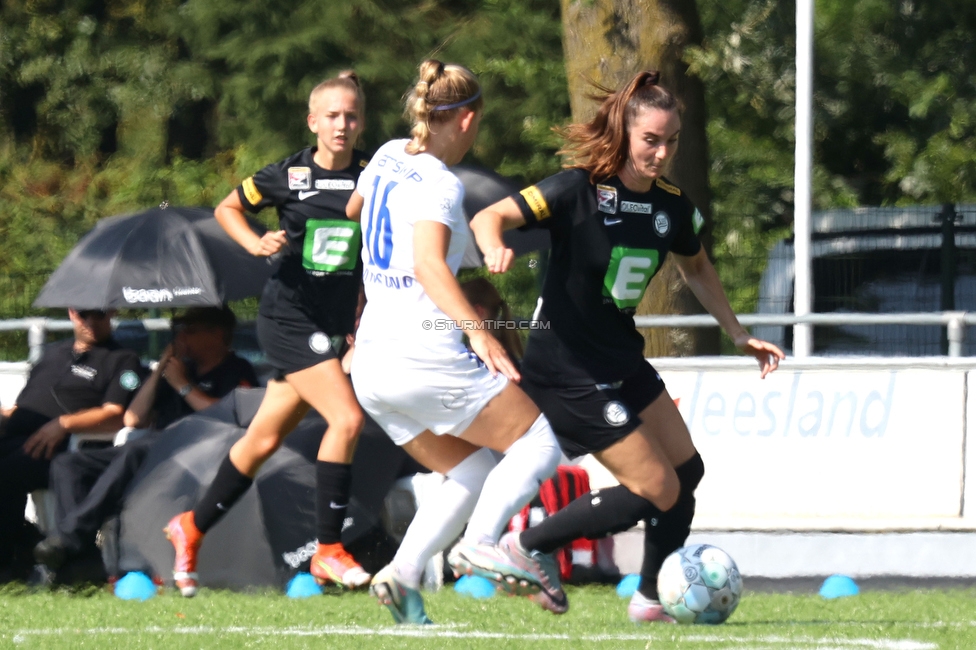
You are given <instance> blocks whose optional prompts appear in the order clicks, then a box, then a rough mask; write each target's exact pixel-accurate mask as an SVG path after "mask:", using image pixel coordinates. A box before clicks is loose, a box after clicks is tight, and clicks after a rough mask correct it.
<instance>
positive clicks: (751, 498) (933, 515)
mask: <svg viewBox="0 0 976 650" xmlns="http://www.w3.org/2000/svg"><path fill="white" fill-rule="evenodd" d="M650 361H651V363H653V365H654V366H655V368H657V369H658V370H659V372H660V373H661V376H662V377H663V378H664V380H665V382H666V383H667V386H668V390H669V393H670V394H671V397H672V398H674V399H676V400H678V404H679V410H680V412H681V414H682V416H684V418H685V421H686V422H688V423H689V428H690V430H691V433H692V437H693V438H694V440H695V444H696V446H697V447H698V448H699V450H700V451H701V453H702V456H703V457H704V459H705V466H706V474H705V478H704V480H703V481H702V484H701V486H700V487H699V489H698V493H697V497H698V510H697V515H696V518H695V523H694V526H693V530H692V536H691V538H690V539H689V543H692V542H711V543H715V544H717V545H719V546H722V547H723V548H725V549H726V550H727V551H729V552H730V553H731V554H732V555H733V557H735V558H736V559H737V561H738V563H739V566H740V569H741V570H742V572H743V573H744V574H745V575H747V576H749V575H752V576H768V577H795V576H821V575H827V574H831V573H836V572H843V573H847V574H848V575H852V576H870V575H907V576H951V577H976V555H974V554H972V553H963V554H960V549H971V548H973V546H974V544H976V506H974V504H976V493H974V490H976V478H974V477H976V444H973V445H968V444H967V433H968V431H970V430H973V431H976V428H972V427H970V418H972V417H976V402H973V400H974V399H976V397H970V395H969V391H968V386H969V383H970V375H971V374H972V373H973V372H974V371H976V359H966V358H944V357H938V358H921V359H920V358H911V359H892V358H887V359H879V358H864V359H854V358H841V359H822V358H811V359H805V360H788V361H787V362H784V363H783V364H782V366H781V367H780V369H779V370H778V371H777V372H775V373H774V374H772V375H770V376H769V377H767V378H766V379H765V380H760V379H759V372H758V370H757V367H756V365H755V362H754V361H751V360H750V359H745V358H725V357H721V358H691V359H687V358H686V359H652V360H650ZM26 371H27V364H25V363H0V402H2V403H3V405H4V406H9V405H11V404H13V402H14V400H15V399H16V395H17V393H18V392H19V391H20V389H21V387H22V386H23V384H24V381H25V378H26ZM581 464H583V465H584V466H586V467H587V469H588V470H589V471H590V480H591V485H592V486H593V487H601V486H606V485H611V484H613V483H614V481H613V479H612V477H610V476H609V474H608V473H607V472H606V470H604V469H603V468H602V467H601V466H600V465H599V464H598V463H596V462H595V461H593V459H592V458H585V459H583V461H582V463H581ZM967 479H970V480H967ZM640 539H641V534H640V533H639V531H636V530H635V531H631V532H628V533H623V534H621V535H618V536H617V538H616V540H615V542H616V544H615V552H614V559H615V561H616V563H617V565H618V567H619V568H620V569H621V571H623V572H625V573H627V572H636V571H637V570H638V569H639V567H640V554H641V553H642V544H641V541H640Z"/></svg>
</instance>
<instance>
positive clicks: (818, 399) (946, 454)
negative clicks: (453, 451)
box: [583, 358, 976, 531]
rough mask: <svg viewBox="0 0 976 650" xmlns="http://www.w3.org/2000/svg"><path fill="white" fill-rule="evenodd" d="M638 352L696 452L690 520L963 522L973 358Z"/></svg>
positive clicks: (968, 522)
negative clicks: (699, 476) (768, 363)
mask: <svg viewBox="0 0 976 650" xmlns="http://www.w3.org/2000/svg"><path fill="white" fill-rule="evenodd" d="M651 363H652V364H653V365H654V366H655V368H657V369H658V371H659V372H660V374H661V376H662V377H663V379H664V381H665V383H666V384H667V387H668V392H669V393H670V395H671V397H672V398H673V399H675V400H676V401H677V402H678V409H679V411H680V412H681V414H682V416H683V417H684V419H685V421H686V422H687V423H688V426H689V429H690V430H691V434H692V437H693V438H694V440H695V445H696V446H697V447H698V449H699V451H700V452H701V454H702V456H703V458H704V459H705V467H706V472H705V478H704V480H703V481H702V483H701V486H700V487H699V488H698V492H697V498H698V509H697V516H696V519H695V529H696V530H715V531H718V530H723V531H733V530H763V531H784V530H790V531H797V530H800V531H803V530H805V531H910V530H911V531H918V530H976V513H974V508H973V507H972V506H970V507H969V508H967V507H966V504H967V502H968V503H969V504H973V503H976V501H974V500H973V499H974V497H976V495H972V494H970V492H971V491H972V490H973V489H976V486H973V485H969V484H968V483H967V481H966V477H967V476H976V473H974V472H976V465H974V463H976V449H973V448H967V445H966V433H967V430H968V429H969V427H968V420H969V417H970V415H969V414H976V407H974V408H972V409H970V408H969V405H970V404H969V402H970V398H969V396H968V390H967V387H968V384H969V376H970V373H971V372H973V370H976V359H973V360H966V359H945V358H937V359H877V358H872V359H847V358H845V359H809V360H804V361H792V362H790V361H787V362H785V363H783V364H782V366H781V367H780V369H779V370H778V371H777V372H775V373H773V374H772V375H770V376H768V377H767V378H766V379H760V378H759V372H758V370H757V369H756V365H755V363H754V362H750V361H749V360H747V359H735V358H732V359H727V358H718V359H704V358H696V359H652V360H651ZM974 406H976V405H974ZM970 447H976V445H973V446H970ZM583 464H584V465H585V466H586V467H587V469H589V470H590V473H591V482H592V483H593V484H595V485H596V486H600V485H609V484H612V483H613V480H612V478H611V477H609V476H608V475H607V474H606V472H605V470H602V468H601V467H599V466H598V465H597V464H596V463H595V462H593V461H592V460H590V459H587V460H584V462H583ZM967 469H968V470H969V471H967ZM967 497H969V498H968V499H967Z"/></svg>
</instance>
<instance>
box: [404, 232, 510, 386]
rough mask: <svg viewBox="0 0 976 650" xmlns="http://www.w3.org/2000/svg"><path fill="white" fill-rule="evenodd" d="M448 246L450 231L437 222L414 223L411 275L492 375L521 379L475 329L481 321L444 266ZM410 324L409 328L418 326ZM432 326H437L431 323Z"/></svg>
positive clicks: (501, 352) (495, 343)
mask: <svg viewBox="0 0 976 650" xmlns="http://www.w3.org/2000/svg"><path fill="white" fill-rule="evenodd" d="M450 243H451V230H450V228H449V227H448V226H447V225H446V224H443V223H441V222H439V221H427V220H421V221H417V222H416V223H415V224H414V227H413V255H414V268H413V271H414V275H415V276H416V278H417V282H419V283H420V285H421V286H422V287H423V288H424V292H425V293H426V294H427V296H428V297H429V298H430V299H431V300H432V301H433V302H434V304H435V305H437V307H438V308H439V309H440V310H441V311H442V312H444V313H445V314H447V316H448V318H450V319H451V320H453V321H454V322H455V323H459V324H460V325H461V328H462V329H463V330H464V332H465V334H467V335H468V340H469V341H470V342H471V349H472V350H474V352H475V354H477V355H478V357H480V358H481V360H482V361H484V362H485V366H487V368H488V370H490V371H491V373H492V374H493V375H494V374H495V373H497V372H501V373H502V374H503V375H505V376H506V377H508V378H509V379H511V380H513V381H519V380H520V378H521V376H520V375H519V373H518V370H516V368H515V364H513V363H512V360H511V359H510V358H509V357H508V354H507V353H506V352H505V348H504V347H503V346H502V344H501V342H499V341H498V339H496V338H495V337H494V336H493V335H492V334H491V333H490V332H489V331H488V330H486V329H481V328H477V327H476V326H475V324H476V323H480V322H481V318H480V317H479V316H478V312H476V311H475V309H474V307H472V306H471V303H470V302H468V299H467V298H465V296H464V291H462V290H461V285H460V284H459V283H458V281H457V278H456V277H454V273H453V272H452V271H451V268H450V267H449V266H448V265H447V251H448V247H449V246H450ZM420 326H421V324H420V323H411V324H409V325H408V327H420ZM433 326H434V327H436V326H437V325H436V324H434V325H433Z"/></svg>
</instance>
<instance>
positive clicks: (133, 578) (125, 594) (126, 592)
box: [115, 571, 156, 600]
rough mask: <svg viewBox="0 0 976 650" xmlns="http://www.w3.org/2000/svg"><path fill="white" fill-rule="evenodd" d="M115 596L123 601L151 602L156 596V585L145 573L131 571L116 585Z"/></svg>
mask: <svg viewBox="0 0 976 650" xmlns="http://www.w3.org/2000/svg"><path fill="white" fill-rule="evenodd" d="M115 595H116V596H118V597H119V598H121V599H122V600H149V599H150V598H152V597H153V596H155V595H156V584H155V583H154V582H153V581H152V578H150V577H149V576H147V575H146V574H145V573H143V572H141V571H131V572H129V573H126V574H125V575H124V576H122V578H120V579H119V581H118V582H116V583H115Z"/></svg>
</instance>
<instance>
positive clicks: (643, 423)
mask: <svg viewBox="0 0 976 650" xmlns="http://www.w3.org/2000/svg"><path fill="white" fill-rule="evenodd" d="M658 77H659V75H658V73H657V72H643V73H641V74H639V75H637V76H636V77H634V78H633V79H632V80H631V81H630V83H628V84H627V85H626V86H625V87H624V88H622V89H621V90H619V91H618V92H613V91H611V90H610V89H607V88H599V90H600V91H601V93H602V104H601V106H600V108H599V110H598V111H597V114H596V116H595V117H594V118H593V119H592V120H591V121H589V122H587V123H584V124H574V125H571V126H569V127H568V128H566V129H565V131H564V133H563V135H564V136H565V138H566V141H567V146H566V147H565V149H564V153H566V154H568V155H569V157H570V159H571V163H570V167H571V168H570V169H567V170H565V171H562V172H560V173H558V174H556V175H554V176H551V177H549V178H547V179H545V180H543V181H541V182H539V183H537V184H536V185H532V186H530V187H527V188H526V189H524V190H522V191H521V192H520V193H519V194H517V195H514V196H512V197H509V198H506V199H504V200H502V201H500V202H498V203H496V204H495V205H493V206H490V207H488V208H487V209H485V210H483V211H482V212H480V213H478V214H477V215H476V216H475V218H474V220H473V221H472V223H471V227H472V230H473V231H474V233H475V236H476V237H477V241H478V245H479V246H480V247H481V250H482V251H483V252H484V253H485V262H486V264H487V265H488V267H489V270H490V271H492V272H496V273H499V272H504V271H506V270H507V269H508V268H509V267H510V266H511V263H512V259H513V253H512V251H511V250H509V249H506V248H505V245H504V243H503V242H502V237H501V234H502V231H503V230H504V229H507V228H516V227H520V226H528V227H539V228H546V229H548V230H549V232H550V234H551V236H552V251H551V253H550V261H549V270H548V274H547V276H546V280H545V285H544V287H543V290H542V307H541V315H540V318H542V319H543V320H545V321H547V322H548V323H549V328H548V329H534V330H532V332H531V334H530V336H529V344H528V349H527V351H526V355H525V358H524V360H523V362H522V375H523V380H522V387H523V388H524V389H525V391H526V392H527V393H528V394H529V395H530V396H531V397H532V398H533V399H534V400H535V401H536V403H537V404H538V405H539V406H540V408H542V411H543V413H545V415H546V417H548V418H549V421H550V422H551V423H552V427H553V430H554V431H555V432H556V435H557V436H558V437H559V439H560V444H561V445H562V448H563V451H564V452H565V453H566V454H567V455H569V456H579V455H582V454H587V453H592V454H593V455H594V456H596V458H597V459H598V460H599V461H600V462H601V463H602V464H603V465H604V466H605V467H606V468H607V469H608V470H610V472H611V473H612V474H613V475H614V477H616V479H617V480H618V481H619V482H620V485H619V486H615V487H612V488H609V489H601V490H594V491H593V492H590V493H589V494H586V495H584V496H582V497H580V498H579V499H577V500H575V501H573V502H572V503H570V504H569V505H568V506H567V507H566V508H564V509H563V510H561V511H560V512H558V513H556V514H555V515H554V516H553V517H550V518H548V519H546V520H545V521H544V522H542V524H540V525H539V526H536V527H534V528H530V529H528V530H526V531H524V532H522V533H520V534H515V533H512V534H509V535H507V536H505V537H503V538H502V540H501V542H500V543H499V548H500V549H501V550H502V551H504V552H505V553H506V554H507V558H506V560H505V561H503V562H499V561H498V557H499V556H498V554H497V553H496V554H485V555H484V557H483V558H481V559H482V560H483V561H481V562H480V563H479V566H478V567H477V568H478V570H479V572H480V573H482V574H483V575H485V577H488V578H490V579H491V578H493V577H495V576H497V575H499V574H500V575H502V576H503V577H514V578H517V579H518V580H530V581H533V582H535V583H536V584H538V585H539V586H540V587H541V588H542V591H540V592H539V594H538V595H537V596H534V598H535V599H536V600H537V602H539V604H541V605H542V606H543V607H544V608H546V609H549V610H550V611H553V612H555V613H562V612H565V611H566V609H567V607H568V603H567V601H566V596H565V593H564V592H563V590H562V588H561V587H560V585H559V580H558V571H556V570H555V568H554V565H553V564H552V563H551V559H550V558H549V557H548V555H547V554H548V553H551V552H552V551H554V550H555V549H557V548H559V547H560V546H563V545H565V544H567V543H568V542H570V541H571V540H574V539H577V538H579V537H586V538H597V537H603V536H605V535H609V534H612V533H615V532H619V531H623V530H627V529H629V528H630V527H632V526H633V525H634V524H636V523H637V522H638V521H641V520H644V522H645V524H646V529H645V530H646V532H645V537H644V561H643V566H642V569H641V585H640V589H639V590H638V591H637V592H636V593H635V594H634V597H633V599H632V600H631V602H630V605H629V607H628V613H629V615H630V618H631V619H632V620H634V621H670V620H671V619H670V617H668V616H667V615H666V614H665V613H664V611H663V608H662V607H661V605H660V603H659V602H658V594H657V573H658V571H659V569H660V566H661V563H662V561H663V560H664V558H665V557H667V555H668V554H669V553H670V552H671V551H673V550H675V549H677V548H678V547H680V546H681V545H682V544H683V543H684V540H685V539H686V538H687V536H688V532H689V530H690V526H691V521H692V518H693V517H694V513H695V497H694V492H695V488H696V487H697V486H698V483H699V481H701V478H702V476H703V475H704V471H705V469H704V464H703V463H702V459H701V456H700V455H699V454H698V452H697V451H696V450H695V446H694V444H693V443H692V440H691V436H690V434H689V433H688V429H687V427H686V426H685V423H684V421H683V420H682V418H681V416H680V414H679V413H678V410H677V408H676V407H675V405H674V403H673V402H672V400H671V397H670V396H669V395H668V392H667V390H666V389H665V387H664V382H663V381H661V378H660V376H659V375H658V374H657V372H655V371H654V368H652V367H651V366H650V365H649V364H648V363H647V362H646V361H645V360H644V355H643V348H644V342H643V338H642V337H641V335H640V333H639V332H638V331H637V329H636V328H635V326H634V319H633V313H634V310H635V308H636V307H637V305H638V304H639V303H640V301H641V298H642V297H643V295H644V291H645V290H646V288H647V285H648V283H649V282H650V280H651V278H652V277H653V276H654V274H655V273H657V271H658V270H659V269H660V268H661V264H662V263H663V262H664V258H665V257H666V256H667V254H668V253H673V254H674V259H675V261H676V263H677V265H678V268H679V269H680V271H681V274H682V276H683V277H684V279H685V281H686V282H687V283H688V285H689V287H690V288H691V289H692V291H693V292H694V294H695V296H696V297H697V298H698V300H699V301H700V302H701V304H702V306H704V307H705V308H706V309H707V310H708V311H709V313H711V314H712V315H713V316H715V318H716V319H717V320H718V322H719V324H720V325H721V326H722V328H723V329H724V330H725V332H726V333H727V334H728V335H729V336H730V337H731V338H732V340H733V341H734V342H735V345H736V346H737V347H738V348H739V349H740V350H742V351H743V352H744V353H746V354H750V355H752V356H755V357H756V359H757V360H758V361H759V365H760V368H761V370H762V376H763V377H765V376H766V374H768V373H769V372H771V371H773V370H775V369H776V367H777V365H778V363H779V360H780V359H782V358H783V352H782V351H781V350H780V349H779V348H777V347H776V346H775V345H772V344H770V343H767V342H765V341H760V340H758V339H755V338H753V337H751V336H750V335H749V333H748V332H746V330H745V329H744V328H743V327H742V326H741V325H740V324H739V322H738V320H737V319H736V317H735V314H734V313H733V312H732V308H731V307H730V306H729V302H728V299H727V298H726V296H725V292H724V291H723V289H722V285H721V284H720V282H719V278H718V274H717V273H716V272H715V269H714V267H713V266H712V264H711V263H710V262H709V260H708V257H707V256H706V254H705V251H704V250H703V249H702V247H701V244H700V243H699V241H698V237H697V234H698V231H699V229H700V227H701V225H702V219H701V215H700V214H699V213H698V211H697V210H696V209H695V206H694V205H693V204H692V203H691V201H689V200H688V198H687V197H686V196H685V194H684V193H683V192H682V191H681V189H679V188H678V187H676V186H675V185H673V184H671V183H670V182H668V181H667V180H666V179H665V178H664V176H663V174H664V172H665V170H666V167H667V163H668V161H669V160H670V158H671V157H672V156H673V155H674V152H675V150H676V148H677V144H678V133H679V131H680V129H681V117H680V114H679V110H678V103H677V101H676V100H675V97H674V96H673V95H672V94H671V93H670V92H668V91H667V90H665V89H664V88H662V87H661V86H659V85H658ZM518 580H516V581H515V583H516V584H517V583H518ZM500 584H501V586H502V587H505V586H506V585H508V584H511V583H509V582H508V581H506V580H501V582H500Z"/></svg>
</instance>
